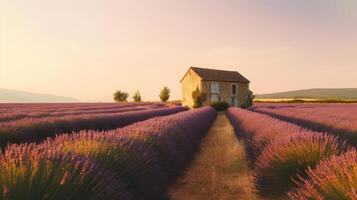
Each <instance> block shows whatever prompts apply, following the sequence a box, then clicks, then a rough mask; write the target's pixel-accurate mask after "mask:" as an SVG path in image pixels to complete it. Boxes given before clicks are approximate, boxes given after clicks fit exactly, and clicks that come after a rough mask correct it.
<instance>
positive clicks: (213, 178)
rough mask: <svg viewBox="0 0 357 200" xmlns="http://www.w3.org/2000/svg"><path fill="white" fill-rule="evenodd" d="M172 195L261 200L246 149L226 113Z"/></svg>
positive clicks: (179, 199) (178, 197)
mask: <svg viewBox="0 0 357 200" xmlns="http://www.w3.org/2000/svg"><path fill="white" fill-rule="evenodd" d="M170 194H171V197H172V199H173V200H191V199H192V200H201V199H202V200H203V199H204V200H210V199H212V200H216V199H217V200H230V199H243V200H254V199H258V198H257V197H256V195H255V192H254V189H253V184H252V175H251V172H250V170H249V168H248V166H247V161H246V158H245V152H244V145H243V143H242V142H239V141H238V140H237V138H236V136H235V134H234V130H233V128H232V126H231V125H230V123H229V121H228V119H227V117H226V116H225V113H220V114H219V115H218V117H217V120H216V121H215V122H214V124H213V126H212V127H211V129H210V131H209V133H208V135H207V136H206V138H205V139H204V140H203V143H202V147H201V151H200V152H199V153H198V154H197V156H196V159H195V160H194V161H193V164H192V166H191V167H190V168H189V169H188V171H187V173H186V174H185V175H184V176H183V177H181V178H180V179H179V180H178V181H177V183H176V184H175V185H174V186H172V187H171V189H170Z"/></svg>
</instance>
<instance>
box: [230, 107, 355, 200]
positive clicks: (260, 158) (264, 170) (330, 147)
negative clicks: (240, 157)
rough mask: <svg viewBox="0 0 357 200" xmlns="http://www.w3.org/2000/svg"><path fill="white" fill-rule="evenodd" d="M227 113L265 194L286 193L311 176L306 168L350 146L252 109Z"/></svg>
mask: <svg viewBox="0 0 357 200" xmlns="http://www.w3.org/2000/svg"><path fill="white" fill-rule="evenodd" d="M227 116H228V118H229V119H230V121H231V122H232V124H233V126H234V127H235V130H236V133H237V135H238V136H239V137H241V138H243V139H244V140H245V143H246V148H247V150H248V152H249V157H250V159H251V160H252V166H253V167H254V168H255V175H254V176H255V186H256V188H257V190H258V192H259V193H260V194H261V195H263V196H270V197H274V196H277V195H281V194H284V193H285V192H287V191H289V190H290V189H292V188H294V187H295V186H296V182H294V179H296V178H297V177H304V178H305V177H306V176H307V174H306V173H305V170H306V169H308V168H309V167H314V166H315V165H316V164H317V163H318V162H320V161H321V160H324V159H326V158H328V157H330V156H333V155H339V154H341V153H344V152H345V151H347V149H349V147H348V146H347V145H346V144H345V142H343V141H340V140H338V139H337V138H336V137H334V136H331V135H327V134H323V133H319V132H312V131H308V130H306V129H304V128H302V127H299V126H297V125H295V124H291V123H287V122H283V121H280V120H278V119H274V118H272V117H269V116H267V115H263V114H259V113H254V112H252V111H249V110H243V109H239V108H230V109H229V110H228V112H227Z"/></svg>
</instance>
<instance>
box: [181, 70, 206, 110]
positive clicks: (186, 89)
mask: <svg viewBox="0 0 357 200" xmlns="http://www.w3.org/2000/svg"><path fill="white" fill-rule="evenodd" d="M197 87H198V88H199V89H200V91H202V87H201V78H200V77H199V76H198V75H197V74H196V73H195V72H194V71H193V70H192V69H190V70H189V71H188V72H187V73H186V75H185V77H184V78H183V79H182V81H181V89H182V91H181V92H182V99H181V101H182V105H183V106H188V107H190V108H192V107H193V104H194V103H193V98H192V92H193V91H194V90H196V88H197Z"/></svg>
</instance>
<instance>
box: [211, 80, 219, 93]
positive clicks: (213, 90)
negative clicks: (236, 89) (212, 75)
mask: <svg viewBox="0 0 357 200" xmlns="http://www.w3.org/2000/svg"><path fill="white" fill-rule="evenodd" d="M209 91H210V93H219V83H218V82H211V83H210V84H209Z"/></svg>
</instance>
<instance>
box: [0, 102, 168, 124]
mask: <svg viewBox="0 0 357 200" xmlns="http://www.w3.org/2000/svg"><path fill="white" fill-rule="evenodd" d="M2 105H3V104H2ZM45 105H46V106H45ZM45 105H42V104H40V105H37V104H28V105H26V106H25V107H22V106H19V105H17V106H16V105H14V106H13V107H11V106H10V107H7V108H6V109H5V108H0V124H1V122H8V121H14V120H21V119H25V118H42V117H61V116H68V115H88V114H100V113H118V112H124V111H135V110H145V109H155V108H163V107H166V105H165V104H159V103H156V104H151V103H121V104H111V103H110V104H107V103H103V104H101V105H100V104H84V105H82V104H79V105H76V104H74V105H72V104H68V105H62V104H54V105H47V104H45Z"/></svg>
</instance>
